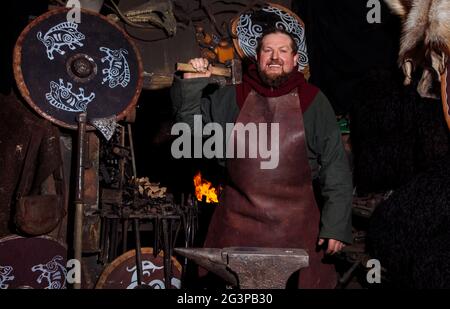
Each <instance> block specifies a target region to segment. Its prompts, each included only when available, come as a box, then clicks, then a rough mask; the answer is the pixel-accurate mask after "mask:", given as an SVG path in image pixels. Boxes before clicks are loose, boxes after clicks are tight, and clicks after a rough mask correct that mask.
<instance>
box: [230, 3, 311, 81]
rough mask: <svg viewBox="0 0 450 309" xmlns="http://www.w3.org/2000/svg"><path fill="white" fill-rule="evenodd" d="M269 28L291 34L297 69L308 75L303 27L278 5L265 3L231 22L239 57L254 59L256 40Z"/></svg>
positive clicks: (285, 9)
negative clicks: (296, 57)
mask: <svg viewBox="0 0 450 309" xmlns="http://www.w3.org/2000/svg"><path fill="white" fill-rule="evenodd" d="M269 27H277V28H283V29H284V30H286V31H288V32H289V33H292V34H293V36H294V39H295V41H296V43H297V46H298V55H299V58H298V69H299V71H302V72H304V73H305V75H308V72H309V66H308V54H307V50H306V38H305V25H304V23H303V21H302V20H301V19H300V18H299V17H298V16H297V15H296V14H295V13H293V12H292V11H290V10H289V9H287V8H285V7H284V6H281V5H279V4H272V3H267V5H265V6H263V7H262V8H260V9H257V10H251V11H247V12H244V13H242V14H240V15H239V16H237V17H236V18H234V19H233V20H232V22H231V31H232V33H233V37H234V39H233V43H234V46H235V48H236V51H237V52H238V54H239V56H240V57H241V58H251V59H255V57H256V47H257V43H258V38H259V37H260V36H261V35H262V33H263V32H264V29H266V28H269Z"/></svg>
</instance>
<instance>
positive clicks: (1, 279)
mask: <svg viewBox="0 0 450 309" xmlns="http://www.w3.org/2000/svg"><path fill="white" fill-rule="evenodd" d="M12 271H13V268H12V267H11V266H0V290H5V289H7V288H8V286H9V284H6V282H7V281H12V280H14V276H12V275H11V272H12Z"/></svg>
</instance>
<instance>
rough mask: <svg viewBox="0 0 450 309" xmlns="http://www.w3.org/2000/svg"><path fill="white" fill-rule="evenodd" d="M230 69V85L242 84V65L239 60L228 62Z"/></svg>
mask: <svg viewBox="0 0 450 309" xmlns="http://www.w3.org/2000/svg"><path fill="white" fill-rule="evenodd" d="M230 68H231V84H233V85H237V84H240V83H242V63H241V60H239V59H232V60H231V61H230Z"/></svg>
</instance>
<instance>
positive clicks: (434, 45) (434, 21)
mask: <svg viewBox="0 0 450 309" xmlns="http://www.w3.org/2000/svg"><path fill="white" fill-rule="evenodd" d="M385 2H386V3H387V5H388V6H389V7H390V8H391V10H392V11H393V12H394V13H395V14H397V15H399V16H400V17H401V19H402V38H401V42H400V52H399V59H398V61H399V64H400V66H402V67H403V71H404V74H405V81H404V83H405V85H409V84H410V83H411V80H412V72H413V71H414V70H416V69H419V68H420V69H423V73H422V77H421V79H420V82H419V85H418V87H417V90H418V92H419V94H420V95H421V96H422V97H428V98H438V97H439V88H438V87H436V82H437V81H439V76H440V75H441V74H442V73H443V72H444V71H445V64H446V62H447V59H448V57H449V56H450V1H448V0H385Z"/></svg>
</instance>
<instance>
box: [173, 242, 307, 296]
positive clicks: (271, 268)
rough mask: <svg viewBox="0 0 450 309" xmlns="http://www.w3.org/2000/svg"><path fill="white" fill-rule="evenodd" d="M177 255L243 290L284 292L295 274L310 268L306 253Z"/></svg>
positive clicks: (243, 250) (236, 250)
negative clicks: (280, 290) (276, 290)
mask: <svg viewBox="0 0 450 309" xmlns="http://www.w3.org/2000/svg"><path fill="white" fill-rule="evenodd" d="M175 252H176V253H178V254H180V255H182V256H185V257H187V258H189V259H191V260H193V261H194V262H195V263H197V264H198V265H199V266H201V267H204V268H206V269H207V270H209V271H211V272H213V273H215V274H216V275H218V276H220V277H221V278H223V279H224V280H225V281H227V282H228V283H230V284H231V285H233V286H239V288H241V289H284V288H286V283H287V281H288V279H289V277H290V276H291V275H292V274H293V273H294V272H296V271H297V270H299V269H301V268H305V267H307V266H309V256H308V254H307V253H306V251H305V250H303V249H292V248H261V247H229V248H224V249H216V248H175Z"/></svg>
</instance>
